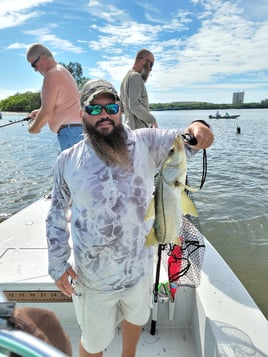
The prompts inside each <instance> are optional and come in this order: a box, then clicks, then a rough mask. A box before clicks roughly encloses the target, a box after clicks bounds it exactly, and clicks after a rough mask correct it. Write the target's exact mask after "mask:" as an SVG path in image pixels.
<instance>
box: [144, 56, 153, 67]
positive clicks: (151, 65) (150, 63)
mask: <svg viewBox="0 0 268 357" xmlns="http://www.w3.org/2000/svg"><path fill="white" fill-rule="evenodd" d="M145 59H146V61H148V62H149V65H150V68H153V65H154V62H152V61H151V60H149V58H145Z"/></svg>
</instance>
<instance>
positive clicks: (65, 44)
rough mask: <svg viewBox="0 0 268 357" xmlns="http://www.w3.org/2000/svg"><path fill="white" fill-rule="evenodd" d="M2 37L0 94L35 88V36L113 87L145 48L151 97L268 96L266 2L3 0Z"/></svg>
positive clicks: (161, 99)
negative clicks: (151, 60) (150, 58)
mask: <svg viewBox="0 0 268 357" xmlns="http://www.w3.org/2000/svg"><path fill="white" fill-rule="evenodd" d="M0 38H1V40H0V61H1V62H0V63H1V66H0V78H1V80H0V82H1V83H0V99H3V98H6V97H8V96H10V95H13V94H15V93H17V92H20V93H22V92H26V91H37V90H39V89H40V88H41V85H42V80H43V78H42V76H41V75H40V74H39V73H36V72H35V71H34V70H33V69H32V68H31V67H30V65H29V63H28V62H27V61H26V58H25V53H26V49H27V47H28V46H29V45H30V44H32V43H36V42H38V43H43V44H44V45H46V46H47V47H48V48H49V49H50V50H51V51H52V52H53V54H54V56H55V58H56V60H57V61H59V62H64V63H66V64H68V63H69V62H71V61H72V62H78V63H80V64H81V65H82V68H83V74H84V76H86V77H89V78H92V79H93V78H100V77H101V78H105V79H107V80H110V81H111V82H112V83H113V84H114V85H115V87H116V88H117V89H119V88H120V83H121V80H122V79H123V77H124V75H125V73H126V72H127V71H128V69H129V68H131V67H132V65H133V61H134V57H135V54H136V52H137V51H138V50H140V49H141V48H148V49H149V50H151V51H152V52H153V54H154V55H155V65H154V67H153V71H152V75H151V76H150V77H149V79H148V81H147V84H146V86H147V89H148V94H149V101H150V102H151V103H158V102H162V103H164V102H171V101H192V100H194V101H207V102H214V103H230V102H231V101H232V93H233V92H234V91H244V92H245V102H255V101H256V102H259V101H261V100H263V99H267V98H268V41H267V40H268V1H267V0H255V1H253V0H230V1H223V0H168V1H167V0H166V1H165V0H151V1H146V0H137V1H133V0H76V1H71V0H69V1H67V0H55V1H53V0H1V1H0Z"/></svg>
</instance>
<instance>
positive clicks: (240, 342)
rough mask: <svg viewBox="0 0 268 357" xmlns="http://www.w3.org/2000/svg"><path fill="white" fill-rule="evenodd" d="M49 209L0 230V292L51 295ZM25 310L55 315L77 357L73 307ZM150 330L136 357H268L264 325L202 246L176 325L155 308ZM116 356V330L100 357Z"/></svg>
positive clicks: (32, 211) (41, 205)
mask: <svg viewBox="0 0 268 357" xmlns="http://www.w3.org/2000/svg"><path fill="white" fill-rule="evenodd" d="M49 203H50V202H49V201H46V200H44V199H41V200H39V201H37V202H35V203H34V204H33V205H31V206H29V207H27V208H26V209H25V210H23V211H21V212H20V213H18V214H16V215H14V216H13V217H11V218H9V219H8V220H6V221H4V222H3V223H1V224H0V290H20V291H25V290H26V291H31V290H33V291H34V290H35V291H36V290H39V291H41V292H42V291H47V290H56V287H55V285H54V283H53V281H52V280H51V278H50V277H49V276H48V274H47V250H46V239H45V217H46V214H47V211H48V207H49ZM19 305H21V306H23V304H19ZM27 305H31V306H36V307H43V308H47V309H50V310H52V311H54V312H55V313H56V314H57V316H58V317H59V318H60V320H61V321H62V323H63V326H64V327H65V329H66V331H67V333H68V334H69V336H70V338H71V340H72V344H73V351H74V357H75V356H78V354H77V350H78V343H79V339H80V331H79V328H78V326H77V324H76V319H75V314H74V311H73V305H72V303H55V302H54V303H52V302H50V303H43V304H39V303H33V302H32V303H28V304H27ZM103 318H105V317H103ZM149 330H150V322H149V323H148V325H147V326H145V329H144V331H143V333H142V337H141V339H140V341H139V345H138V351H137V356H136V357H147V356H150V357H157V356H165V357H168V356H172V357H173V356H174V357H175V356H176V357H181V356H183V357H188V356H189V357H201V356H202V357H214V356H215V357H216V356H217V357H218V356H222V357H223V356H226V357H237V356H239V357H240V356H243V357H268V322H267V320H266V319H265V317H264V316H263V314H262V313H261V312H260V310H259V309H258V307H257V306H256V304H255V303H254V301H253V300H252V298H251V297H250V295H249V294H248V292H247V291H246V290H245V289H244V287H243V286H242V284H241V283H240V281H239V280H238V279H237V277H236V276H235V274H234V273H233V272H232V271H231V270H230V268H229V267H228V266H227V265H226V264H225V262H224V261H223V259H222V258H221V257H220V256H219V255H218V254H217V253H216V251H215V250H214V248H213V247H212V246H211V245H210V244H209V243H208V242H207V241H206V252H205V258H204V264H203V268H202V277H201V285H200V287H198V288H197V289H195V290H194V289H191V288H187V287H180V288H179V290H178V292H177V298H176V309H175V320H174V321H169V320H168V303H163V304H160V305H159V315H158V322H157V332H156V335H155V336H151V335H150V333H149ZM120 351H121V336H120V331H119V330H118V331H117V334H116V336H115V339H114V341H113V342H112V344H111V345H110V346H109V348H108V350H107V351H106V352H105V354H104V356H107V357H108V356H109V357H119V356H120Z"/></svg>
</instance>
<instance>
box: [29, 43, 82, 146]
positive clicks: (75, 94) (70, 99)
mask: <svg viewBox="0 0 268 357" xmlns="http://www.w3.org/2000/svg"><path fill="white" fill-rule="evenodd" d="M26 57H27V61H28V62H29V63H30V64H31V66H32V67H33V68H34V70H35V71H37V72H39V73H40V74H41V75H43V76H44V81H43V87H42V90H41V107H40V108H39V109H36V110H33V111H32V112H31V114H30V117H31V119H32V120H31V121H30V122H29V129H28V130H29V132H30V133H32V134H38V133H39V132H40V130H41V129H42V128H43V127H44V126H45V125H46V124H48V126H49V128H50V130H51V131H52V132H54V133H57V137H58V142H59V146H60V149H61V151H62V150H64V149H67V148H68V147H71V146H72V145H73V144H75V143H77V142H78V141H80V140H81V139H83V128H82V122H81V118H80V114H79V112H80V95H79V90H78V87H77V84H76V81H75V79H74V78H73V76H72V75H71V73H70V72H69V71H68V70H67V69H66V68H65V67H64V66H62V65H60V64H58V63H57V62H56V60H55V59H54V57H53V55H52V53H51V51H50V50H49V49H48V48H47V47H45V46H43V45H42V44H38V43H37V44H33V45H31V46H30V47H29V48H28V50H27V53H26Z"/></svg>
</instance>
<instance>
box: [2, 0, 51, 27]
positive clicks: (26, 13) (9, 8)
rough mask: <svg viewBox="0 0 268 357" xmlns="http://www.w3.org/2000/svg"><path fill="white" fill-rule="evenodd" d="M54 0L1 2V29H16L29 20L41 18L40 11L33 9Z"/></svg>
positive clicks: (3, 0)
mask: <svg viewBox="0 0 268 357" xmlns="http://www.w3.org/2000/svg"><path fill="white" fill-rule="evenodd" d="M52 1H53V0H12V1H11V0H1V4H0V29H5V28H9V27H16V26H19V25H21V24H23V23H25V22H27V21H28V20H29V19H31V18H34V17H37V16H39V14H40V11H33V8H35V7H38V6H40V5H42V4H46V3H50V2H52Z"/></svg>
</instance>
